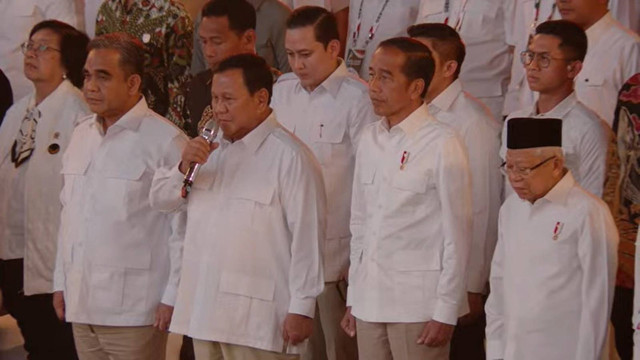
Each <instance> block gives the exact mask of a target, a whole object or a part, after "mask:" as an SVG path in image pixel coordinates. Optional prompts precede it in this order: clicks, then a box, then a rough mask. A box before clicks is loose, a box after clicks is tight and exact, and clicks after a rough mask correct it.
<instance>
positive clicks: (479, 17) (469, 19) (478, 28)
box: [460, 0, 502, 37]
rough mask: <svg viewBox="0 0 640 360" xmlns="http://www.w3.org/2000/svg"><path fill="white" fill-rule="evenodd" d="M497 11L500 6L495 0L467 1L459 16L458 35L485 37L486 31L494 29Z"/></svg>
mask: <svg viewBox="0 0 640 360" xmlns="http://www.w3.org/2000/svg"><path fill="white" fill-rule="evenodd" d="M499 9H500V4H499V3H498V1H495V0H482V1H469V3H468V4H467V6H466V7H465V8H464V10H463V13H462V14H461V15H460V16H462V19H461V20H460V21H461V27H460V33H462V34H467V35H468V36H472V37H478V36H481V37H485V36H487V35H488V34H487V31H490V29H494V28H495V21H496V18H497V15H498V10H499ZM501 29H502V28H501ZM490 32H491V33H493V32H495V31H490Z"/></svg>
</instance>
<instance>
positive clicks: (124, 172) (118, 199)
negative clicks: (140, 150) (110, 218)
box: [101, 162, 149, 216]
mask: <svg viewBox="0 0 640 360" xmlns="http://www.w3.org/2000/svg"><path fill="white" fill-rule="evenodd" d="M113 165H114V166H113V167H111V166H107V168H106V169H104V171H103V176H104V187H103V189H101V193H103V194H109V197H108V201H105V202H102V204H103V205H104V206H105V207H106V208H105V209H101V211H109V213H112V212H113V211H118V212H120V213H123V215H124V216H127V215H128V214H130V213H132V212H135V211H137V210H140V209H142V208H144V207H146V206H147V205H148V204H149V189H148V185H147V188H146V189H145V182H144V179H143V175H144V173H145V170H146V167H145V165H144V164H143V163H141V162H128V163H120V164H113ZM122 209H127V211H122Z"/></svg>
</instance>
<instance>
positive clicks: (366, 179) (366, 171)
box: [359, 166, 376, 185]
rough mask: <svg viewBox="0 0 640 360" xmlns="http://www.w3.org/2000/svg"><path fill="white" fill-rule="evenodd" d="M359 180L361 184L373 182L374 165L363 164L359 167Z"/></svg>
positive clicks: (374, 175) (374, 174)
mask: <svg viewBox="0 0 640 360" xmlns="http://www.w3.org/2000/svg"><path fill="white" fill-rule="evenodd" d="M359 176H360V182H361V183H362V184H369V185H370V184H373V180H374V179H375V177H376V168H375V166H363V167H362V168H361V169H360V174H359Z"/></svg>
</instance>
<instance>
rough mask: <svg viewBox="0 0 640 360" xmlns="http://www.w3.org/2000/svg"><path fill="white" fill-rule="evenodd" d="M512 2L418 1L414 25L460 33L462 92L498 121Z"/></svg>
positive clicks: (509, 53)
mask: <svg viewBox="0 0 640 360" xmlns="http://www.w3.org/2000/svg"><path fill="white" fill-rule="evenodd" d="M514 10H515V0H482V1H477V0H475V1H468V0H421V1H420V13H419V15H418V18H417V21H416V23H418V24H420V23H429V22H439V23H444V24H447V25H450V26H451V27H453V28H454V29H456V31H458V32H459V33H460V37H462V40H463V41H464V43H465V46H466V49H467V54H468V56H467V58H466V61H465V63H464V65H463V66H462V68H461V72H460V79H461V80H462V84H463V86H464V89H465V90H466V91H468V92H469V93H470V94H471V95H473V96H475V97H477V98H478V99H479V100H480V101H482V102H483V103H484V104H485V105H487V106H488V107H489V109H491V113H492V114H493V116H494V118H495V119H496V120H498V121H500V120H502V115H503V111H502V110H503V107H504V100H505V94H506V92H507V85H508V84H509V76H510V69H511V59H512V51H513V48H512V45H513V39H511V35H512V28H513V24H512V22H513V17H514V13H515V12H514Z"/></svg>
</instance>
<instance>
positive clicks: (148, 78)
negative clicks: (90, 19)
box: [96, 0, 193, 128]
mask: <svg viewBox="0 0 640 360" xmlns="http://www.w3.org/2000/svg"><path fill="white" fill-rule="evenodd" d="M126 2H127V1H126V0H106V1H105V2H104V3H103V4H102V6H101V7H100V10H99V11H98V17H97V19H96V36H98V35H104V34H109V33H114V32H124V33H127V34H130V35H132V36H134V37H136V38H138V39H140V41H142V43H143V44H144V47H145V50H146V56H145V78H144V94H145V97H146V99H147V103H148V104H149V107H150V108H151V109H152V110H153V111H155V112H157V113H158V114H160V115H163V116H165V117H166V118H168V119H169V120H171V121H172V122H174V123H175V124H176V125H178V126H179V127H180V128H184V123H185V118H186V117H187V116H186V107H185V96H184V93H185V90H186V83H187V80H188V79H189V66H190V64H191V51H192V46H193V43H192V39H193V23H192V22H191V18H190V17H189V14H188V13H187V12H186V10H185V8H184V6H183V5H182V3H181V2H179V1H177V0H136V1H134V2H133V4H132V5H131V6H130V7H129V8H128V9H127V5H126Z"/></svg>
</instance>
